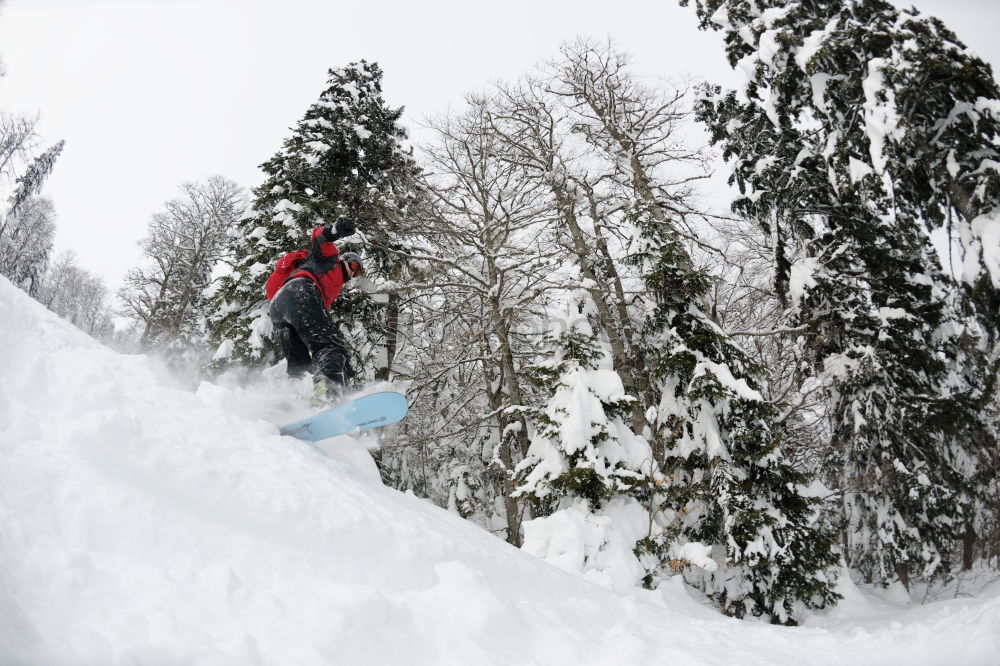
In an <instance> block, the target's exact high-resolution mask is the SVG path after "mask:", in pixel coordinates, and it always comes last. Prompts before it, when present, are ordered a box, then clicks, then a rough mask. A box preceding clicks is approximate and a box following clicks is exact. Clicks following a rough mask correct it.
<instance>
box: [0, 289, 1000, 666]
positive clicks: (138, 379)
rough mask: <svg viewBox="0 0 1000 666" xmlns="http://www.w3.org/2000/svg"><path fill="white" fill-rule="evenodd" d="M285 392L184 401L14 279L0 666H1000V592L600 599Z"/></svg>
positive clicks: (150, 367) (205, 389)
mask: <svg viewBox="0 0 1000 666" xmlns="http://www.w3.org/2000/svg"><path fill="white" fill-rule="evenodd" d="M271 382H272V383H271V385H270V388H267V387H264V388H261V389H259V390H257V391H256V392H240V391H239V390H236V389H232V388H225V387H219V386H210V385H203V386H202V387H201V389H199V391H198V392H197V393H192V392H189V391H185V390H182V389H181V388H179V387H177V386H175V385H173V383H172V382H171V380H170V378H169V376H168V375H167V374H166V373H165V372H162V371H160V370H159V369H158V368H157V366H156V364H155V363H154V362H152V361H151V360H149V359H147V358H145V357H141V356H125V355H121V354H117V353H115V352H112V351H110V350H108V349H106V348H104V347H102V346H100V345H98V344H97V343H95V342H93V341H92V340H91V339H90V338H88V337H86V336H85V335H83V334H82V333H80V332H78V331H77V330H76V329H74V328H72V327H71V326H70V325H69V324H67V323H66V322H63V321H61V320H59V319H58V318H56V317H55V316H54V315H52V314H50V313H49V312H47V311H46V310H44V309H43V308H42V307H41V306H40V305H38V304H37V303H35V302H34V301H32V300H30V299H29V298H28V297H27V296H26V295H24V294H23V293H21V292H20V291H18V290H17V289H15V288H14V287H12V286H11V284H10V283H9V282H7V281H6V280H4V279H3V278H0V664H2V665H4V666H8V665H15V664H33V665H35V664H37V665H40V666H41V665H44V666H50V665H80V664H93V665H99V666H109V665H113V664H143V665H145V664H150V665H153V664H155V665H162V664H184V665H204V666H216V665H218V666H224V665H229V664H232V665H237V664H238V665H240V666H245V665H253V664H275V665H281V666H292V665H297V664H303V665H304V664H323V665H324V666H327V665H330V664H379V665H381V664H403V663H405V664H412V665H421V664H428V665H434V666H440V665H443V664H463V665H467V664H477V665H482V664H512V665H513V664H517V665H521V664H525V665H527V664H538V665H540V666H541V665H546V666H547V665H550V664H573V665H582V664H595V665H601V666H607V665H613V664H641V663H659V664H671V665H672V666H682V665H685V664H691V665H698V666H703V665H707V664H720V665H722V664H725V665H726V666H729V665H732V664H767V665H776V664H794V665H795V666H801V665H802V664H850V665H851V666H859V665H860V664H906V665H908V666H909V665H913V664H928V665H932V664H933V665H938V664H948V665H957V664H982V665H987V664H1000V596H998V594H1000V590H996V589H994V591H993V592H992V593H990V592H987V593H985V594H983V595H981V596H980V597H979V598H975V599H952V600H948V601H938V602H935V603H932V604H928V605H925V606H919V607H906V606H904V605H901V604H899V603H892V602H889V601H883V600H878V599H875V598H874V597H872V596H870V595H867V594H864V593H862V592H861V591H860V590H858V589H857V588H855V587H853V586H851V585H849V584H844V585H843V586H842V592H843V593H844V594H845V595H846V597H847V598H846V599H845V601H844V602H843V603H842V604H841V605H840V606H839V607H837V608H836V609H834V610H832V611H830V612H829V613H828V614H826V615H825V616H818V617H814V618H812V619H811V620H810V621H809V623H808V624H807V626H805V627H796V628H787V627H775V626H770V625H764V624H759V623H754V622H743V621H738V620H734V619H730V618H726V617H723V616H721V615H719V614H718V613H717V612H715V611H714V610H713V609H711V608H706V607H704V606H703V605H701V604H700V603H698V602H697V601H695V600H694V599H693V598H692V597H691V596H689V595H688V593H687V592H686V591H685V590H684V588H683V587H682V586H681V585H680V584H679V583H678V584H677V585H674V586H668V587H667V588H666V589H661V590H659V591H657V592H644V591H638V590H637V591H636V592H635V593H633V594H630V595H622V594H618V593H615V592H612V591H609V590H606V589H603V588H601V587H598V586H596V585H593V584H591V583H588V582H586V581H584V580H582V579H580V578H578V577H576V576H573V575H571V574H568V573H565V572H563V571H560V570H558V569H555V568H553V567H551V566H549V565H547V564H545V563H544V562H542V561H540V560H538V559H536V558H534V557H532V556H530V555H528V554H526V553H523V552H521V551H518V550H516V549H514V548H512V547H510V546H508V545H506V544H505V543H503V542H501V541H500V540H499V539H497V538H496V537H494V536H492V535H490V534H487V533H485V532H483V531H481V530H480V529H478V528H477V527H475V526H474V525H472V524H469V523H467V522H465V521H463V520H462V519H460V518H458V517H457V516H455V515H451V514H449V513H447V512H446V511H443V510H442V509H439V508H437V507H435V506H432V505H431V504H429V503H427V502H425V501H423V500H420V499H418V498H415V497H412V496H407V495H404V494H401V493H398V492H396V491H393V490H391V489H388V488H385V487H383V486H382V485H381V484H380V483H379V481H378V478H377V475H376V473H375V469H374V465H373V464H372V463H371V461H370V458H369V457H368V455H367V453H366V452H365V451H364V444H363V443H361V442H357V441H355V440H351V439H350V438H340V439H338V440H330V441H328V442H325V443H323V450H318V449H315V448H310V447H309V446H308V445H305V444H303V443H300V442H297V441H295V440H292V439H288V438H283V437H279V436H278V434H277V429H276V428H275V427H274V426H273V425H272V423H271V421H272V420H278V421H280V420H282V413H283V412H286V413H290V412H292V411H294V410H295V409H296V408H298V407H299V406H300V405H298V404H297V400H296V399H295V398H285V399H277V397H276V396H278V395H279V394H281V393H286V394H288V395H293V394H295V393H296V391H297V390H298V388H299V387H297V386H294V385H288V384H284V385H283V383H282V382H283V380H281V379H280V378H272V380H271Z"/></svg>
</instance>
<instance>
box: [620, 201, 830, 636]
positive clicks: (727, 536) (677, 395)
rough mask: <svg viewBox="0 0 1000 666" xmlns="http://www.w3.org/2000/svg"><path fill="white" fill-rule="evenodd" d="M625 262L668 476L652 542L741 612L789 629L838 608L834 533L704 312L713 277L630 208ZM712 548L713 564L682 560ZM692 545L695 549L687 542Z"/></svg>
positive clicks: (743, 360)
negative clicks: (662, 517) (640, 291)
mask: <svg viewBox="0 0 1000 666" xmlns="http://www.w3.org/2000/svg"><path fill="white" fill-rule="evenodd" d="M634 215H635V220H636V223H637V228H638V234H637V238H636V241H635V243H634V245H633V252H634V253H633V255H632V257H631V258H632V260H633V261H635V262H636V263H637V264H638V265H639V266H641V268H642V273H643V275H644V280H645V286H646V294H647V296H646V298H647V308H648V318H647V322H646V327H645V330H644V332H643V345H644V347H645V351H646V355H647V362H648V364H649V365H648V371H649V373H650V375H651V377H652V378H653V380H654V382H655V384H656V386H657V387H658V389H659V390H660V391H661V394H660V395H661V397H660V404H659V405H658V406H657V407H656V409H655V410H653V411H654V412H655V413H651V414H650V417H651V421H652V422H653V424H654V426H655V428H656V437H655V440H654V443H655V445H656V448H658V449H662V453H661V454H660V455H661V456H662V459H663V461H664V462H663V464H662V471H663V473H664V474H665V475H666V476H667V478H668V479H669V482H668V483H667V484H665V486H664V488H663V491H664V492H665V497H664V498H663V499H662V500H661V504H662V507H663V510H664V511H665V512H667V513H668V514H669V515H671V516H672V523H673V524H672V526H671V528H670V529H668V530H666V531H664V533H663V534H662V535H661V536H660V537H659V538H654V539H653V540H651V541H650V542H649V544H648V546H649V550H650V551H651V552H654V553H657V554H659V555H660V557H661V558H666V559H669V560H673V561H674V562H675V566H676V564H678V563H679V564H684V563H685V562H684V561H685V560H686V561H687V563H689V564H691V565H695V566H693V567H684V569H685V577H686V578H687V580H688V581H689V582H690V583H692V584H693V585H695V586H697V587H699V588H700V589H702V590H703V591H704V592H705V593H706V594H708V595H709V596H710V597H711V598H713V599H714V600H716V601H717V602H718V603H719V605H720V606H721V607H722V608H723V610H724V611H725V612H727V613H730V614H733V615H735V616H737V617H744V616H766V617H768V618H769V619H770V621H772V622H775V623H782V624H794V623H796V622H797V621H798V620H800V619H801V617H802V615H803V612H804V610H805V609H810V608H822V607H824V606H826V605H828V604H831V603H834V602H835V601H836V600H837V599H839V595H837V593H836V592H834V589H833V582H834V581H833V580H832V578H831V577H830V570H831V568H832V567H833V566H835V565H836V563H837V556H836V554H835V552H834V549H833V537H832V534H831V533H829V532H828V531H826V530H824V529H823V528H822V527H821V526H820V525H818V524H817V523H818V521H817V514H818V506H817V505H818V500H816V499H815V498H811V497H808V496H807V494H806V493H805V492H804V485H805V484H806V483H807V481H808V479H806V478H805V477H804V475H803V474H802V473H800V472H799V471H797V470H796V469H795V468H794V467H793V466H792V465H791V464H790V463H789V461H788V459H787V458H786V457H785V455H784V453H783V452H782V449H781V444H782V441H781V435H782V430H781V427H780V425H779V424H778V408H777V405H775V404H774V403H771V402H768V401H766V400H764V399H763V397H762V395H761V392H760V389H761V386H760V379H759V378H760V377H761V375H762V374H763V373H762V369H761V368H759V367H756V366H755V365H754V364H753V363H752V362H751V361H750V359H749V357H748V356H747V355H746V354H745V353H744V352H743V351H742V350H741V349H740V348H739V347H738V346H737V345H736V344H735V343H734V342H733V341H732V340H731V339H730V338H729V336H728V335H726V333H725V332H724V331H722V330H721V329H720V328H719V327H718V326H717V325H716V324H715V323H714V322H713V321H712V320H711V319H710V318H709V317H708V316H707V314H706V313H705V312H704V311H703V310H702V308H701V307H700V304H701V303H703V302H705V300H706V298H705V297H706V291H707V289H708V288H709V284H710V282H709V280H710V278H709V277H708V276H707V275H706V274H705V273H704V272H702V271H699V270H697V269H695V268H694V267H693V266H692V265H691V259H690V256H689V255H688V254H687V251H686V249H685V248H684V246H683V245H682V242H681V239H679V238H678V237H677V236H676V234H674V233H672V231H671V230H670V228H669V227H666V226H664V225H663V224H662V223H661V222H660V220H659V219H658V218H657V217H654V216H652V215H649V214H648V213H646V212H644V210H643V208H642V206H639V207H637V208H636V209H635V210H634ZM697 543H700V544H704V545H708V546H710V547H711V548H712V550H713V556H714V558H715V559H716V560H717V561H718V563H719V565H720V566H718V567H716V566H713V565H711V564H709V566H705V564H707V562H705V561H704V559H703V561H702V562H699V561H698V560H697V559H695V558H692V557H690V555H691V554H695V555H697V554H698V552H699V551H698V550H697V549H696V548H693V544H697ZM687 544H692V545H687Z"/></svg>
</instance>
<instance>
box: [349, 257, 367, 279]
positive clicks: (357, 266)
mask: <svg viewBox="0 0 1000 666" xmlns="http://www.w3.org/2000/svg"><path fill="white" fill-rule="evenodd" d="M347 272H348V274H349V275H350V276H351V277H352V278H353V277H358V276H359V275H364V272H365V271H364V269H362V268H361V262H360V261H354V260H351V261H348V262H347Z"/></svg>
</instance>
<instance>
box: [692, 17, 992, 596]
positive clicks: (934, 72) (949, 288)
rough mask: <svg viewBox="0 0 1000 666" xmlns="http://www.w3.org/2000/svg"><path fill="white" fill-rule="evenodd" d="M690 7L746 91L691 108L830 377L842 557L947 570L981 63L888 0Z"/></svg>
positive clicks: (971, 355)
mask: <svg viewBox="0 0 1000 666" xmlns="http://www.w3.org/2000/svg"><path fill="white" fill-rule="evenodd" d="M682 4H687V2H686V0H685V1H684V2H682ZM696 4H697V12H698V16H699V18H700V19H701V23H702V27H705V28H713V29H721V30H723V31H724V32H725V40H726V50H727V54H728V57H729V61H730V63H731V64H732V65H733V66H734V67H736V66H739V67H740V68H741V69H743V70H744V71H745V72H747V74H748V78H749V81H748V83H747V86H746V89H745V91H743V94H742V95H738V94H737V93H735V92H729V93H727V94H723V93H722V92H721V91H719V90H718V89H717V88H711V87H707V88H706V89H705V90H704V91H703V99H702V101H701V102H700V104H699V115H700V117H701V119H702V120H703V121H704V122H706V123H707V124H708V126H709V128H710V130H711V132H712V135H713V140H714V141H715V142H717V143H720V144H721V145H722V146H723V150H724V155H725V156H726V157H727V158H731V159H732V160H733V162H734V174H733V181H734V182H735V183H736V184H737V185H738V186H739V187H740V189H741V191H742V192H743V193H744V194H745V196H744V197H743V198H741V199H739V200H738V201H737V202H736V204H735V205H734V207H735V208H736V209H737V210H738V211H739V212H741V213H743V214H745V215H747V216H748V217H752V218H754V219H756V220H758V221H759V222H760V224H761V225H762V226H763V228H764V229H765V231H766V232H767V233H768V234H769V235H770V237H771V239H772V241H773V247H774V255H775V256H774V259H775V264H776V268H777V286H778V289H779V291H780V292H781V293H782V294H783V295H784V296H785V297H786V298H787V299H789V304H790V306H791V308H792V317H793V319H794V321H793V324H795V325H796V326H805V327H807V329H808V332H807V333H806V335H805V336H804V338H803V339H802V342H803V345H804V347H805V349H806V351H807V352H808V353H809V354H810V355H811V358H812V362H813V365H814V367H815V368H816V370H817V371H818V372H820V373H821V375H822V376H823V377H825V378H826V379H827V380H828V381H829V382H830V384H831V390H830V405H831V413H832V421H833V442H832V445H833V447H834V448H835V450H836V451H838V452H839V453H840V460H841V462H842V465H843V468H842V472H841V474H840V483H841V484H842V490H843V491H844V495H843V496H844V507H843V508H844V520H845V526H844V528H845V530H846V535H845V541H846V544H847V552H846V553H845V554H846V556H847V559H848V563H849V564H850V565H851V566H852V567H853V568H854V569H856V570H857V571H859V572H860V573H861V574H862V576H863V577H864V578H865V579H866V580H869V581H875V582H879V583H888V582H891V581H892V580H895V579H897V578H899V579H902V580H903V581H904V583H905V582H907V581H908V580H909V579H910V577H911V576H921V577H925V578H930V577H934V576H939V575H943V574H946V573H947V572H948V571H949V569H950V567H951V561H952V559H953V553H954V552H955V548H956V543H957V542H956V540H957V539H958V537H959V536H960V533H961V532H962V530H963V527H964V526H967V525H970V524H971V523H972V522H973V519H974V506H973V505H974V496H975V495H976V494H977V492H980V491H979V490H973V491H972V492H968V491H967V490H966V486H967V484H968V482H969V480H970V478H971V477H972V476H974V475H975V472H974V470H972V469H970V461H976V460H979V459H981V458H982V456H981V455H979V449H981V447H982V446H984V444H986V443H987V442H989V441H991V440H992V439H993V437H994V434H993V433H992V432H991V428H990V427H989V425H988V424H987V423H985V422H984V421H983V419H982V409H981V408H982V406H983V405H985V404H987V403H988V402H989V401H990V400H991V399H992V396H991V392H992V391H993V390H994V387H995V380H994V378H995V375H996V368H997V361H996V350H995V345H993V344H992V339H991V338H992V337H993V335H994V331H995V330H996V323H997V319H996V317H997V304H998V300H997V293H998V291H997V287H998V286H1000V264H997V263H996V258H997V257H1000V236H998V235H997V234H996V233H995V229H996V219H997V215H998V210H1000V209H998V203H1000V199H998V196H1000V174H998V172H997V170H996V168H994V167H991V166H990V165H991V164H996V160H997V156H998V146H997V144H998V128H1000V126H998V121H1000V101H998V98H1000V94H998V91H997V87H996V84H995V83H994V81H993V79H992V75H991V73H990V71H989V67H988V66H987V65H985V64H984V63H983V62H982V61H980V60H979V59H977V58H975V57H974V56H972V55H971V54H970V53H969V52H968V51H967V50H965V49H964V47H963V46H962V45H961V44H960V43H959V42H958V41H957V39H956V38H955V36H954V35H953V34H952V33H950V32H949V31H948V30H947V29H946V28H945V27H944V26H943V25H942V24H941V23H940V21H937V20H936V19H923V18H921V17H919V15H917V14H916V12H914V11H905V12H900V11H898V10H897V9H895V8H894V7H893V6H892V5H890V4H888V3H887V2H883V1H882V0H847V1H845V0H819V1H812V2H800V1H791V2H789V1H784V0H782V1H777V0H765V1H763V2H751V1H748V0H698V1H697V3H696ZM941 227H947V231H948V232H949V234H950V235H952V236H956V237H958V238H959V239H960V240H961V242H962V249H963V251H964V256H965V260H964V264H965V265H964V274H963V276H962V277H963V282H964V284H961V285H958V284H956V283H955V281H954V280H953V279H952V278H951V276H950V274H949V273H948V272H946V271H945V270H944V268H943V266H942V263H941V261H940V259H939V257H938V255H937V253H936V252H935V249H934V247H933V244H932V242H931V238H930V231H931V230H932V229H935V228H941ZM969 314H974V315H975V317H974V318H970V316H969ZM972 466H973V467H974V466H975V464H974V463H973V464H972Z"/></svg>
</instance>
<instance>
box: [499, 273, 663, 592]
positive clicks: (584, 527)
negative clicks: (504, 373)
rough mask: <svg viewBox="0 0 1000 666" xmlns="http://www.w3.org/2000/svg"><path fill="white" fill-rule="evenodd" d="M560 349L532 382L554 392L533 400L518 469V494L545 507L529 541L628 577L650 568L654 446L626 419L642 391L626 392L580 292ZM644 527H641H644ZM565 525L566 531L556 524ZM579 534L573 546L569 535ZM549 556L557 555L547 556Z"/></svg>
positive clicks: (542, 550) (529, 546)
mask: <svg viewBox="0 0 1000 666" xmlns="http://www.w3.org/2000/svg"><path fill="white" fill-rule="evenodd" d="M574 300H575V302H574V304H573V306H572V307H571V308H570V312H569V316H568V317H567V318H566V320H565V321H564V322H559V323H560V324H565V330H564V331H562V332H561V333H560V334H559V336H558V337H557V338H556V339H555V340H554V341H553V349H552V351H553V357H552V358H551V359H550V360H548V361H546V362H545V363H544V364H541V365H539V366H537V367H536V368H535V373H534V375H535V382H536V383H537V384H538V387H539V388H540V389H541V390H542V391H546V392H548V394H549V397H548V401H547V403H546V405H545V407H544V408H543V409H536V410H526V411H527V413H528V414H529V420H530V422H531V443H530V446H529V448H528V455H527V456H526V457H525V459H524V460H523V461H522V462H521V463H520V464H519V465H518V467H517V469H516V470H515V473H516V477H517V479H518V480H519V485H518V487H517V489H516V491H515V495H517V496H519V497H523V498H525V499H527V500H528V501H529V502H530V504H531V505H532V509H533V513H534V514H535V515H536V516H538V517H536V518H535V519H534V520H533V521H530V522H527V523H525V524H524V529H525V535H526V538H525V543H524V546H523V547H524V549H525V550H528V551H530V552H533V553H535V554H536V555H540V556H542V557H546V556H547V555H549V554H550V550H552V546H551V544H552V542H553V541H556V542H558V543H559V544H560V545H559V546H558V547H556V548H555V550H557V551H561V552H566V551H568V552H570V553H572V554H573V556H572V557H573V558H575V559H572V561H568V560H567V559H566V558H565V557H564V556H563V555H557V556H556V559H555V560H554V563H556V564H559V565H560V566H563V567H564V568H569V569H572V570H576V571H579V572H582V573H584V574H585V575H588V576H589V577H591V578H594V579H596V580H600V581H602V582H605V583H606V584H610V585H617V586H621V587H630V586H633V585H636V584H637V583H639V582H640V580H641V579H642V578H643V577H644V576H645V575H646V574H647V573H648V572H647V570H646V569H645V568H644V566H643V565H642V564H640V561H639V559H638V558H637V556H636V554H635V551H636V547H637V544H638V543H639V542H640V541H642V540H644V539H646V538H648V536H649V532H648V530H649V525H650V515H649V511H648V509H647V508H646V507H645V506H644V505H643V504H642V503H641V500H644V499H646V498H647V497H648V496H649V493H648V487H649V485H650V481H651V479H652V478H653V467H654V464H653V456H652V451H651V450H650V448H649V445H648V444H647V443H646V441H645V440H644V439H642V438H641V437H637V436H636V435H635V434H634V433H633V432H632V431H631V429H630V428H629V426H628V425H626V424H627V423H628V422H629V420H630V412H631V409H632V403H634V402H635V400H636V399H635V398H634V397H632V396H629V395H626V393H625V391H624V388H623V386H622V382H621V379H620V377H619V376H618V374H617V373H616V372H615V371H614V370H613V369H612V368H611V352H610V349H609V347H608V344H607V342H602V341H601V340H600V339H599V338H598V336H597V335H596V334H595V332H594V329H593V328H592V326H591V320H596V318H597V310H596V307H594V305H593V303H592V301H590V298H589V296H587V295H586V293H585V292H582V293H581V294H580V295H579V296H578V297H577V298H576V299H574ZM637 527H641V529H642V531H641V532H639V531H638V530H637ZM560 531H562V532H563V533H562V534H559V532H560ZM567 539H569V540H576V541H577V543H575V544H574V545H573V546H569V545H568V544H567V543H566V541H567ZM548 559H552V558H548Z"/></svg>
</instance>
